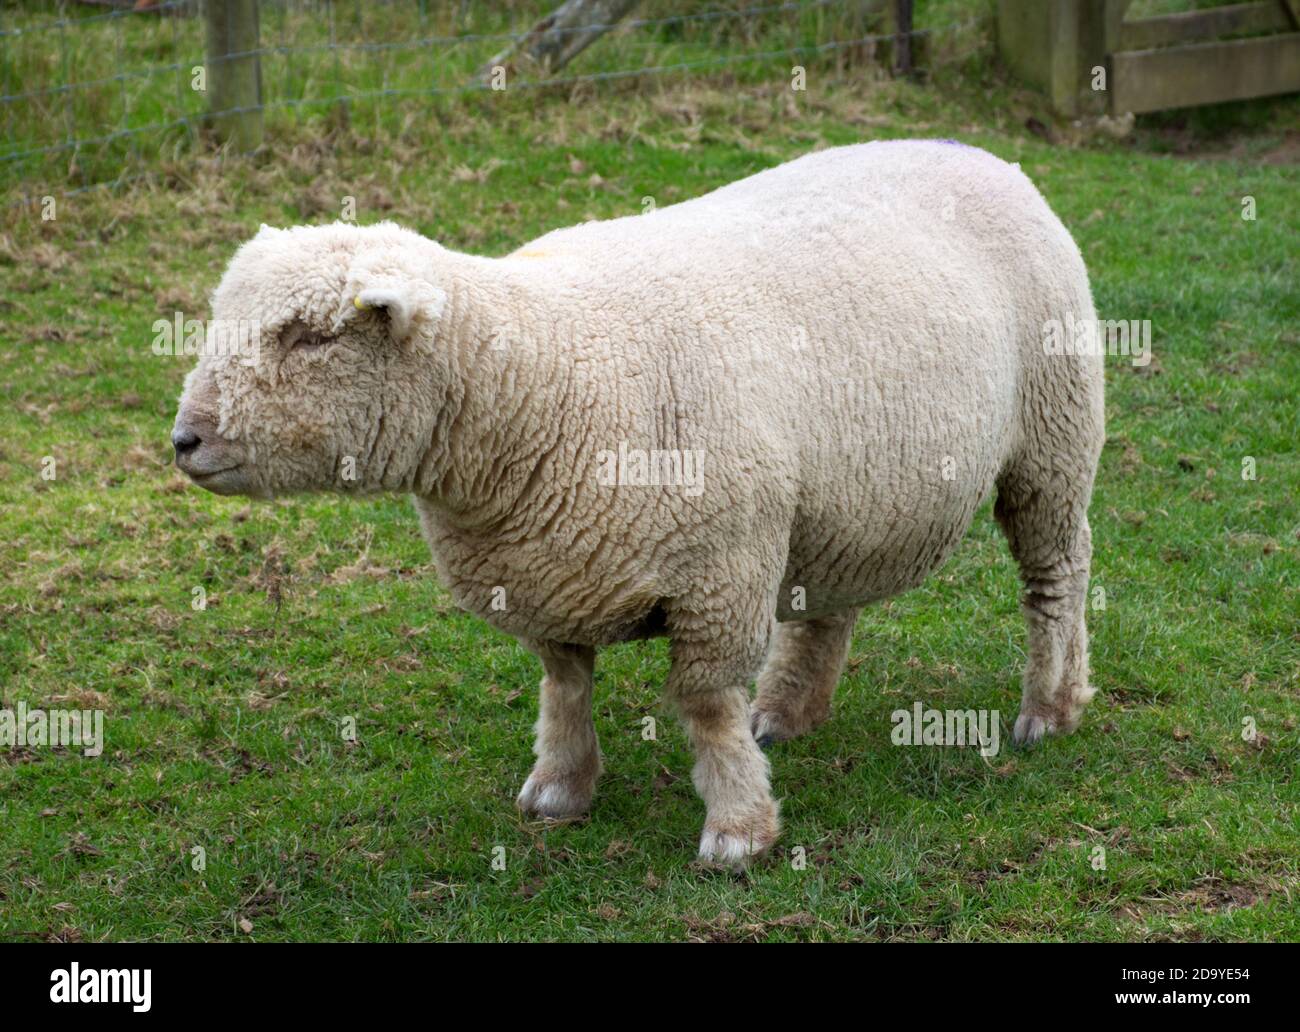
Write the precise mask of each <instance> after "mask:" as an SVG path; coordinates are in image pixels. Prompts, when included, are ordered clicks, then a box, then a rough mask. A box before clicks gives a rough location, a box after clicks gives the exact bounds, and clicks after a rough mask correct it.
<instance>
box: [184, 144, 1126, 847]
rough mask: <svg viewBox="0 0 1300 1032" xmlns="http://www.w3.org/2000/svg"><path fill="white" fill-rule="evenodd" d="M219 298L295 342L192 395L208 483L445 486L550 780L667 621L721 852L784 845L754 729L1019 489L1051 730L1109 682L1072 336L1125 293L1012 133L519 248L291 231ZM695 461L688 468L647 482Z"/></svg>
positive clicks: (738, 191) (1092, 359)
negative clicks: (1067, 331) (986, 506)
mask: <svg viewBox="0 0 1300 1032" xmlns="http://www.w3.org/2000/svg"><path fill="white" fill-rule="evenodd" d="M213 314H214V316H215V317H216V318H219V319H230V320H233V319H258V320H259V321H260V324H261V331H262V335H261V341H262V345H261V349H260V352H259V353H258V355H257V356H256V358H255V359H252V358H250V357H248V356H247V355H244V356H235V357H230V356H226V357H205V358H203V359H202V360H201V362H200V364H199V366H198V368H197V369H196V371H195V373H194V374H193V375H192V378H191V380H190V382H189V384H188V385H187V392H186V396H185V398H184V399H183V405H182V411H181V416H180V419H179V420H178V425H179V423H180V422H183V421H184V420H185V419H186V414H187V411H191V412H193V413H194V414H195V418H196V419H199V420H202V419H204V418H206V419H207V420H208V421H209V422H208V424H207V425H209V426H210V427H211V429H214V430H216V436H215V439H214V440H215V442H216V443H217V444H218V446H219V447H220V448H223V449H227V451H224V452H222V453H221V454H222V455H223V456H224V457H225V458H224V459H223V460H222V461H236V460H238V462H237V465H236V466H235V467H233V468H231V469H230V470H228V471H223V472H219V473H216V474H212V475H210V476H207V477H204V478H196V479H199V482H200V483H204V486H208V487H211V488H212V489H214V490H221V491H238V492H245V493H252V494H259V495H270V494H276V493H281V492H285V491H293V490H303V489H322V488H334V489H339V490H363V491H365V490H401V491H409V492H411V493H413V494H414V495H415V498H416V504H417V506H418V508H419V511H420V516H421V521H422V524H423V529H424V534H425V537H426V539H427V540H428V543H429V546H430V548H431V549H432V551H433V555H434V557H435V559H436V562H437V567H438V570H439V572H440V575H441V577H442V579H443V580H444V582H445V583H446V585H447V587H448V588H449V589H450V591H451V593H452V595H453V597H454V598H455V600H456V602H457V603H458V604H459V605H461V606H463V607H465V608H466V609H469V610H470V611H472V612H475V613H478V614H479V615H480V616H482V617H483V618H484V619H486V620H488V621H489V622H491V623H493V624H495V625H496V626H498V627H500V628H501V629H503V630H505V631H507V632H509V633H511V634H513V635H516V636H517V637H518V638H519V639H520V640H521V641H522V642H523V643H524V644H525V646H526V647H528V648H530V649H532V650H533V651H534V652H535V653H537V654H538V655H539V656H540V657H541V658H542V661H543V664H544V666H545V669H546V680H545V681H544V682H543V691H542V706H541V717H540V720H539V725H538V745H537V752H538V763H537V766H536V767H535V769H534V772H533V775H532V777H531V778H530V779H529V782H528V784H527V785H526V786H525V789H524V792H523V794H522V795H521V797H520V803H521V805H523V806H524V807H525V808H526V809H529V810H531V811H533V812H538V813H542V814H546V815H552V816H558V815H564V814H569V813H573V812H579V811H581V810H583V809H585V808H586V807H587V805H588V804H589V802H590V799H591V794H592V790H593V788H594V784H595V780H596V777H597V773H598V771H599V766H600V763H599V752H598V748H597V745H596V738H595V733H594V730H593V728H592V723H591V712H590V696H591V668H592V659H593V649H594V648H595V647H597V646H600V645H605V644H608V643H611V642H616V641H621V640H626V639H630V638H637V637H645V636H648V635H652V634H667V635H668V636H669V637H670V639H671V658H672V666H671V672H670V674H669V678H668V684H667V686H666V693H667V695H668V696H669V698H670V699H671V700H672V701H673V702H674V703H675V705H676V707H677V709H678V711H679V713H680V715H681V716H682V718H683V720H684V721H685V724H686V728H687V731H688V733H689V735H690V738H691V740H692V743H693V746H694V748H695V750H696V754H697V760H698V762H697V766H696V770H695V781H696V784H697V786H698V788H699V791H700V793H701V795H703V797H704V799H705V802H706V804H707V808H708V819H707V824H706V828H705V834H704V837H703V839H702V842H701V852H702V854H703V855H704V856H706V857H708V858H710V859H714V860H718V861H721V862H724V863H729V864H734V863H739V862H742V861H743V860H744V859H745V858H746V857H748V856H750V855H752V854H753V853H756V852H759V851H761V850H762V849H763V848H765V847H766V846H768V845H769V844H770V843H771V842H772V841H773V840H774V838H775V836H776V833H777V823H776V805H775V803H774V802H773V800H772V798H771V795H770V792H769V789H768V784H767V764H766V760H765V758H764V756H763V754H762V753H761V751H760V750H759V748H758V746H757V744H756V743H755V741H754V737H755V736H757V737H759V738H760V739H762V740H763V741H764V742H766V741H767V740H769V739H777V738H783V737H788V736H790V735H793V734H798V733H801V732H803V731H806V730H808V729H809V728H811V727H813V726H815V725H816V724H817V723H818V722H820V720H822V719H823V718H824V717H825V716H826V714H827V712H828V711H829V705H830V697H831V692H832V690H833V687H834V684H835V682H836V680H837V679H838V677H839V675H840V672H841V670H842V666H843V663H844V659H845V656H846V654H847V650H848V642H849V637H850V635H851V632H852V626H853V617H854V616H855V615H856V613H857V611H858V608H859V607H861V606H862V605H864V604H866V603H870V602H872V601H875V600H878V599H883V598H888V597H889V596H891V595H895V594H897V593H899V592H901V591H905V590H907V589H908V588H910V587H913V586H915V585H916V584H918V583H920V582H921V580H922V579H923V578H924V577H925V576H926V575H927V574H928V573H929V572H930V571H932V570H933V569H935V567H936V566H938V565H939V564H940V563H942V562H943V561H944V559H945V558H946V557H947V556H948V555H949V554H950V553H951V551H952V550H953V549H954V547H955V546H956V545H957V543H958V542H959V541H960V540H961V538H962V536H963V535H964V534H965V532H966V530H967V528H968V527H969V525H970V522H971V518H972V516H973V514H974V512H975V510H976V508H977V507H978V506H979V505H980V504H981V502H982V501H983V500H984V499H985V498H986V497H988V496H989V495H990V493H991V492H993V491H994V490H995V489H996V491H997V505H996V515H997V518H998V520H999V522H1000V523H1001V525H1002V527H1003V528H1004V530H1005V531H1006V533H1007V536H1008V539H1009V542H1010V545H1011V549H1012V551H1013V553H1014V555H1015V557H1016V559H1017V560H1018V561H1019V564H1020V567H1021V570H1022V574H1023V578H1024V581H1025V586H1026V594H1025V600H1024V607H1025V613H1026V617H1027V620H1028V625H1029V660H1028V669H1027V671H1026V675H1025V683H1024V696H1023V700H1022V705H1021V713H1020V717H1019V719H1018V721H1017V724H1016V729H1015V734H1016V737H1017V739H1018V740H1020V741H1025V740H1036V739H1037V738H1039V737H1041V736H1042V735H1043V734H1044V733H1047V732H1051V731H1067V730H1071V729H1072V728H1073V727H1074V726H1075V725H1076V724H1077V722H1078V719H1079V716H1080V714H1081V711H1082V708H1083V706H1084V704H1085V703H1086V702H1087V699H1088V698H1089V696H1090V694H1091V689H1090V688H1089V687H1088V681H1087V639H1086V632H1085V630H1084V606H1083V603H1084V593H1085V590H1086V584H1087V578H1088V565H1089V557H1090V541H1089V531H1088V522H1087V515H1086V513H1087V508H1088V502H1089V498H1090V494H1091V490H1092V482H1093V475H1094V471H1095V467H1096V462H1097V458H1098V455H1099V452H1100V448H1101V443H1102V436H1103V412H1102V367H1101V358H1100V356H1099V355H1097V354H1047V353H1046V349H1045V348H1044V344H1043V340H1044V332H1045V327H1046V326H1047V325H1048V324H1049V323H1051V322H1052V321H1053V320H1056V321H1058V323H1064V322H1065V321H1066V320H1067V319H1072V320H1074V321H1075V322H1078V321H1079V320H1091V319H1093V318H1095V316H1094V313H1093V306H1092V300H1091V297H1090V293H1089V288H1088V278H1087V273H1086V271H1085V269H1084V266H1083V262H1082V260H1081V258H1080V255H1079V252H1078V249H1077V248H1076V247H1075V245H1074V242H1073V241H1072V240H1071V238H1070V235H1069V234H1068V232H1067V231H1066V230H1065V229H1064V228H1063V227H1062V225H1061V223H1060V222H1059V221H1058V220H1057V218H1056V217H1055V216H1054V215H1053V214H1052V212H1051V211H1050V210H1049V208H1048V207H1047V205H1046V203H1045V202H1044V201H1043V199H1042V197H1041V196H1040V195H1039V194H1038V192H1037V191H1036V190H1035V189H1034V187H1033V186H1032V184H1031V183H1030V182H1029V180H1028V179H1027V178H1026V177H1025V176H1024V175H1023V174H1022V173H1021V172H1020V171H1019V169H1018V168H1017V167H1014V166H1011V165H1008V164H1005V163H1004V162H1002V161H1000V160H998V159H996V158H994V157H992V156H990V155H989V154H987V153H985V152H983V151H980V150H977V149H974V148H970V147H965V146H961V145H957V144H951V143H940V142H887V143H884V142H882V143H871V144H865V145H861V146H853V147H844V148H840V149H835V150H827V151H822V152H819V153H816V154H811V155H808V156H807V157H804V158H801V159H799V160H797V161H793V162H790V163H789V164H786V165H782V166H780V167H777V168H774V169H771V170H769V171H766V172H762V173H760V174H758V175H755V176H752V177H751V178H749V179H745V180H743V181H741V182H737V183H733V184H731V185H730V186H726V187H723V188H722V189H720V190H717V191H715V192H713V193H711V194H708V195H706V196H704V197H700V198H697V199H695V200H691V201H687V202H685V203H683V204H678V205H675V206H673V207H669V208H662V209H659V210H657V211H653V212H651V213H649V214H644V215H636V216H631V217H628V218H622V219H616V220H612V221H608V222H589V223H585V224H583V225H580V226H574V227H572V228H568V229H562V230H558V231H556V232H553V233H549V234H547V235H546V236H543V237H541V238H540V239H538V240H536V241H534V242H532V243H530V244H528V245H526V246H525V247H523V248H521V249H520V250H519V251H516V252H515V253H514V254H512V255H509V256H507V257H505V258H501V259H487V258H480V257H472V256H468V255H463V254H457V253H453V252H451V251H448V250H446V249H444V248H442V247H439V246H438V245H436V244H434V243H432V242H430V241H428V240H425V239H424V238H422V237H419V236H417V235H416V234H413V233H410V232H407V231H404V230H401V229H399V228H397V227H395V226H391V225H382V226H375V227H369V228H358V227H354V226H349V225H341V224H338V225H334V226H328V227H321V228H297V229H292V230H287V231H278V230H267V229H264V230H263V232H262V233H261V234H259V235H258V236H257V237H256V238H255V239H254V240H253V241H251V242H250V243H248V244H246V245H245V246H244V247H243V248H242V249H241V250H240V251H239V253H238V254H237V255H236V257H235V259H234V260H233V262H232V263H231V266H230V268H229V270H228V272H227V273H226V276H225V278H224V280H223V281H222V283H221V286H220V287H219V288H218V290H217V292H216V295H215V297H214V313H213ZM302 324H305V328H304V326H303V325H302ZM286 327H294V329H293V330H292V331H291V332H288V333H286ZM307 331H312V332H314V333H315V334H318V335H320V336H310V335H308V336H307V337H306V338H305V339H307V340H308V342H309V343H308V345H307V346H306V347H303V346H300V345H299V344H295V343H294V342H295V341H301V340H303V339H304V336H303V334H304V333H306V332H307ZM660 453H666V454H667V458H665V455H664V454H660ZM349 460H350V463H349ZM642 460H646V461H647V463H648V465H638V463H640V462H641V461H642ZM195 461H197V460H195ZM674 462H675V463H676V464H677V465H675V466H671V463H674ZM343 469H353V470H354V471H355V479H354V480H349V479H347V478H346V476H342V475H341V472H340V471H341V470H343ZM647 470H650V471H652V475H651V476H650V477H646V476H645V475H644V474H646V472H647ZM665 472H667V473H670V474H671V473H681V474H684V475H682V476H681V477H680V480H681V481H683V482H679V483H674V484H668V485H663V484H660V485H658V486H647V485H644V484H643V483H642V482H641V481H644V480H645V479H657V478H655V477H654V476H653V473H660V474H662V473H665ZM687 474H688V475H687ZM611 481H612V482H611ZM778 621H781V622H780V623H778ZM765 657H766V660H767V663H766V666H764V665H763V664H764V659H765ZM760 668H761V674H760ZM756 674H760V676H759V681H758V695H757V699H756V700H755V701H754V703H753V704H752V706H751V704H750V703H749V702H748V700H747V696H746V686H747V684H748V682H749V680H750V679H751V678H753V677H754V676H755V675H756Z"/></svg>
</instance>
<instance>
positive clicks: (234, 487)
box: [187, 462, 247, 495]
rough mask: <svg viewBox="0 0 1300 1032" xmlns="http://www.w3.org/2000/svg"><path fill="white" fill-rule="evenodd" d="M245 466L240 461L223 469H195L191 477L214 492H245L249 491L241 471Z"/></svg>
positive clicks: (207, 489)
mask: <svg viewBox="0 0 1300 1032" xmlns="http://www.w3.org/2000/svg"><path fill="white" fill-rule="evenodd" d="M243 468H244V464H243V463H242V462H240V463H236V464H235V465H233V466H224V467H222V468H221V469H212V470H205V471H203V472H198V471H195V472H193V473H189V478H190V479H191V480H192V481H194V483H196V484H198V485H199V487H201V488H203V490H205V491H211V492H212V493H213V494H219V495H231V494H244V493H246V491H247V487H246V482H245V478H244V477H243V476H242V475H241V474H240V472H239V471H240V470H241V469H243ZM187 472H188V471H187Z"/></svg>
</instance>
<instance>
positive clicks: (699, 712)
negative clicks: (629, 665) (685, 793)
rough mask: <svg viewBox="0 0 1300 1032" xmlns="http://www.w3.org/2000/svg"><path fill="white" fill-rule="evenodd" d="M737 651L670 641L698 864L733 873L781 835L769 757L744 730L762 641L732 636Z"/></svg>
mask: <svg viewBox="0 0 1300 1032" xmlns="http://www.w3.org/2000/svg"><path fill="white" fill-rule="evenodd" d="M735 644H736V649H735V651H729V650H727V649H726V645H727V643H726V642H723V643H719V642H717V641H716V640H715V641H713V642H711V643H710V644H709V645H708V646H707V647H698V646H694V645H692V644H691V643H689V642H683V641H681V640H680V639H677V638H674V641H673V645H672V668H671V670H670V672H669V675H668V685H667V694H668V696H669V698H670V699H671V700H672V702H673V703H674V705H675V706H676V708H677V712H678V714H679V716H680V717H681V720H682V724H683V725H684V726H685V728H686V734H687V737H688V738H689V739H690V742H691V748H692V750H693V751H694V753H695V768H694V770H693V771H692V780H693V781H694V782H695V790H696V791H697V792H699V794H700V796H701V798H703V800H704V805H705V808H706V811H707V816H706V819H705V822H704V833H703V835H702V836H701V837H700V859H701V860H704V861H705V862H707V863H713V864H719V865H721V866H725V867H730V868H732V869H733V870H734V869H739V868H741V867H743V866H744V865H745V864H746V863H747V862H748V861H749V860H750V859H751V858H753V857H756V856H758V855H759V854H761V853H763V852H764V851H765V850H767V848H768V847H769V846H771V845H772V843H773V842H775V841H776V838H777V835H778V834H779V832H780V822H779V820H778V807H777V804H776V801H775V800H774V799H773V798H772V792H771V789H770V788H769V787H768V763H767V757H766V756H765V755H764V754H763V751H762V750H761V749H760V748H759V747H758V744H757V743H756V742H755V741H754V736H753V734H752V732H751V731H750V718H749V692H748V690H747V689H748V680H749V677H750V675H751V673H752V669H751V668H753V667H757V665H758V664H759V663H760V662H761V661H762V657H763V650H764V649H765V648H766V639H765V638H763V639H762V640H761V641H760V640H756V639H755V638H754V637H753V636H749V637H748V638H743V639H737V640H736V642H735Z"/></svg>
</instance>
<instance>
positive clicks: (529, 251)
mask: <svg viewBox="0 0 1300 1032" xmlns="http://www.w3.org/2000/svg"><path fill="white" fill-rule="evenodd" d="M550 253H551V252H550V251H545V250H543V249H542V248H540V247H530V248H526V249H524V250H522V251H515V252H514V253H512V254H511V255H510V257H511V258H546V257H548V256H549V255H550Z"/></svg>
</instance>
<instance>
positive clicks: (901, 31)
mask: <svg viewBox="0 0 1300 1032" xmlns="http://www.w3.org/2000/svg"><path fill="white" fill-rule="evenodd" d="M557 3H558V0H505V2H502V3H493V4H486V3H480V2H475V0H442V2H439V0H378V2H376V0H206V2H203V0H45V2H36V3H31V4H28V5H25V6H23V7H21V8H16V7H6V8H0V108H2V109H3V115H2V116H0V117H3V121H4V129H5V132H4V142H3V146H2V147H0V183H2V184H4V190H5V193H6V194H7V195H9V198H10V199H9V202H8V206H11V207H12V206H13V205H15V204H23V203H30V202H31V201H33V200H35V199H37V198H39V197H40V196H41V195H43V194H51V193H61V194H69V193H76V192H80V191H82V190H85V189H89V188H92V187H99V186H113V185H118V184H121V183H123V182H125V181H129V180H131V179H133V178H138V177H139V174H140V172H141V170H142V169H147V168H149V167H150V166H151V165H153V164H156V163H157V162H158V160H159V159H160V158H161V159H171V160H177V161H180V160H185V159H186V157H187V156H190V157H193V156H195V155H198V154H200V153H201V152H202V149H203V145H205V144H221V143H224V144H225V145H226V149H228V150H235V151H244V150H251V149H254V148H256V147H257V146H259V145H260V144H261V143H262V141H263V133H264V127H265V126H266V125H267V124H270V125H272V126H273V125H274V124H275V123H276V121H277V119H280V118H291V119H295V120H299V121H301V120H303V119H304V118H336V119H338V118H341V119H343V120H344V124H347V123H348V122H349V121H350V120H352V119H353V118H355V117H357V116H358V115H359V114H361V113H362V112H364V113H365V116H366V117H368V118H375V119H377V120H379V119H382V118H383V117H385V116H386V115H392V114H394V113H395V112H396V110H397V109H398V107H399V106H400V105H401V104H403V103H406V102H412V103H424V104H426V105H427V104H434V103H448V102H452V101H454V99H455V98H465V97H469V96H472V95H475V94H493V93H506V94H514V93H518V92H519V91H538V90H541V89H549V90H567V91H569V94H570V97H571V99H577V98H581V99H584V101H590V100H591V98H592V96H593V94H595V93H597V92H598V91H600V90H606V89H614V88H618V87H617V84H618V83H619V82H621V81H628V82H629V83H631V84H632V85H631V86H630V87H629V88H637V89H645V88H648V87H647V85H646V83H647V82H654V81H655V80H667V79H669V78H670V77H675V76H676V77H680V76H682V75H690V76H713V77H718V76H725V77H726V78H727V80H728V81H735V82H745V81H759V80H764V79H767V80H771V79H772V78H773V77H779V78H782V79H785V80H786V81H789V79H790V76H791V73H792V65H794V64H798V65H800V66H803V65H807V66H809V67H810V68H817V69H822V70H824V69H831V70H833V71H837V72H843V71H846V70H848V69H850V68H860V67H865V66H872V67H875V68H878V69H879V68H882V67H883V68H890V69H893V70H895V71H898V70H902V71H906V72H910V71H911V65H912V63H913V62H914V61H916V59H917V57H918V55H921V54H923V55H924V61H925V62H938V61H941V60H953V59H956V58H960V57H964V56H966V55H967V54H969V53H970V52H971V51H972V50H973V49H979V48H980V47H981V46H982V45H983V41H982V40H980V39H979V38H978V33H976V34H975V39H974V46H973V47H972V46H971V45H970V44H971V35H972V34H971V25H970V23H967V24H965V25H955V24H954V25H946V26H945V25H939V26H934V27H914V26H913V25H912V24H911V10H912V2H911V0H786V2H773V0H769V2H761V0H749V2H748V3H746V2H745V0H737V2H736V3H734V4H733V5H730V6H728V5H726V4H725V3H719V2H717V0H647V2H644V3H641V4H636V5H633V4H630V3H625V4H624V5H623V6H624V7H633V8H634V9H633V11H632V13H631V15H630V16H628V17H626V18H623V19H621V20H618V21H616V22H615V21H613V20H612V19H611V21H610V22H609V23H608V24H601V23H600V22H599V21H596V22H594V23H590V24H583V25H580V26H576V27H574V26H568V27H566V26H564V25H560V26H552V27H551V28H549V29H548V30H547V32H548V33H549V34H550V37H551V38H552V40H554V37H556V36H560V37H563V36H564V35H565V34H568V33H585V34H587V35H588V36H591V37H592V38H594V37H596V36H599V39H598V40H597V41H596V42H595V43H594V44H593V45H591V46H589V47H587V48H586V49H584V50H582V52H581V53H580V54H578V55H577V57H576V58H575V59H574V60H573V61H572V63H570V64H565V65H563V66H562V67H552V65H551V64H550V63H549V62H547V61H543V60H536V59H531V58H530V56H529V44H530V43H533V42H535V41H536V40H537V39H538V34H537V33H536V32H535V31H534V29H535V28H536V26H537V25H538V23H539V20H540V19H541V18H543V17H544V16H545V15H546V14H547V12H548V11H549V10H551V9H552V8H554V6H555V5H556V4H557ZM615 6H618V5H616V4H609V3H606V4H605V7H606V8H609V7H615ZM561 42H563V41H561ZM940 43H943V44H945V46H944V47H942V48H941V47H940V46H939V45H937V44H940ZM494 62H495V63H494ZM865 81H869V80H868V79H867V78H866V77H865V75H864V82H865ZM133 173H134V174H133Z"/></svg>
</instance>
